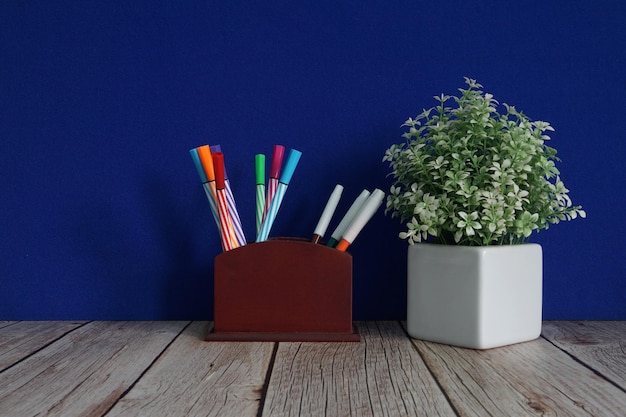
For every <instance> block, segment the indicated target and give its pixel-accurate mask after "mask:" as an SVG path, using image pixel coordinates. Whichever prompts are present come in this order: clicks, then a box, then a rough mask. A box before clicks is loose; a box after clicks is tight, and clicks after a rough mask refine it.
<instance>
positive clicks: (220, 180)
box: [213, 152, 226, 190]
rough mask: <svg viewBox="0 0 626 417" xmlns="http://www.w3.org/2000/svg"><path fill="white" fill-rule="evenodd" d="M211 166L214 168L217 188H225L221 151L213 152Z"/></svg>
mask: <svg viewBox="0 0 626 417" xmlns="http://www.w3.org/2000/svg"><path fill="white" fill-rule="evenodd" d="M213 168H214V169H215V186H216V187H217V189H218V190H223V189H224V188H226V180H225V178H224V154H223V153H221V152H213Z"/></svg>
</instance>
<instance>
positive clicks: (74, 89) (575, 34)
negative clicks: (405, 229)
mask: <svg viewBox="0 0 626 417" xmlns="http://www.w3.org/2000/svg"><path fill="white" fill-rule="evenodd" d="M256 3H259V4H256ZM256 3H254V2H249V3H248V2H243V1H228V2H226V1H224V2H217V1H193V2H192V1H182V2H178V1H168V2H162V1H154V0H150V1H139V0H135V1H108V2H103V1H47V0H46V1H35V0H30V1H16V0H9V1H2V2H0V138H1V141H0V162H1V164H0V175H1V181H0V187H1V188H0V198H1V203H0V219H1V220H0V227H1V229H0V254H1V255H0V319H210V318H211V317H212V296H213V294H212V270H213V257H214V256H215V255H217V254H219V253H220V251H221V250H220V244H219V236H218V234H217V231H216V227H215V224H214V222H213V219H212V217H211V214H210V210H209V206H208V203H207V201H206V199H205V196H204V193H203V191H202V188H201V186H200V184H199V179H198V176H197V173H196V172H195V170H194V167H193V165H192V162H191V158H190V156H189V153H188V150H189V149H190V148H192V147H195V146H199V145H202V144H205V143H209V144H218V143H219V144H221V145H222V148H223V150H224V152H225V155H226V165H227V170H228V173H229V176H230V180H231V183H232V185H233V189H234V193H235V197H236V199H237V202H238V206H239V211H240V214H241V215H242V217H243V221H244V227H245V229H246V233H247V235H248V236H249V237H250V236H252V234H253V229H254V169H253V166H254V162H253V161H254V154H256V153H259V152H263V153H266V154H269V153H270V152H271V148H272V145H273V144H275V143H281V144H283V145H285V146H286V147H287V149H289V148H296V149H299V150H301V151H302V152H303V156H302V159H301V162H300V165H299V166H298V169H297V170H296V173H295V175H294V178H293V180H292V184H291V186H290V188H289V190H288V191H287V195H286V198H285V201H284V203H283V205H282V207H281V211H280V213H279V216H278V218H277V221H276V224H275V226H274V229H273V231H272V235H273V236H277V235H288V236H300V237H308V236H310V235H311V233H312V231H313V228H314V226H315V223H316V222H317V218H318V216H319V214H320V213H321V211H322V209H323V206H324V203H325V199H326V198H327V197H328V195H329V194H330V192H331V191H332V189H333V187H334V185H335V184H336V183H341V184H343V185H344V186H345V191H344V197H343V199H342V202H341V204H340V206H339V209H338V210H339V212H345V210H346V209H347V207H348V206H349V204H350V202H351V201H352V200H353V199H354V198H355V197H356V196H357V195H358V194H359V193H360V191H361V190H362V189H363V188H366V187H367V188H369V189H373V188H374V187H378V188H381V189H383V190H384V191H386V192H387V191H388V189H389V185H390V179H389V178H387V177H386V175H387V173H388V168H387V166H386V164H383V163H382V162H381V160H382V156H383V154H384V151H385V149H387V148H388V147H389V146H390V145H391V144H393V143H397V142H400V141H402V138H401V134H402V133H403V129H402V128H400V125H401V124H402V123H403V122H404V120H406V119H407V118H408V117H410V116H415V115H417V114H418V113H419V112H421V110H422V109H423V108H425V107H430V106H432V105H433V104H434V101H433V99H432V96H433V95H437V94H439V93H442V92H444V93H455V92H456V89H457V88H459V87H462V86H463V76H469V77H472V78H476V79H478V81H479V82H481V83H482V84H483V85H484V86H485V90H486V91H488V92H491V93H493V94H494V95H495V97H496V99H498V100H500V101H501V102H506V103H509V104H512V105H515V106H516V107H517V108H518V109H519V110H522V111H524V112H525V113H526V114H527V115H529V116H530V117H531V118H533V119H540V120H546V121H548V122H550V123H552V125H553V126H554V127H555V128H556V132H554V134H553V135H552V137H553V142H552V143H551V145H552V146H554V147H556V148H557V149H558V150H559V156H560V157H561V158H562V159H563V162H562V163H561V164H560V165H558V167H559V168H560V170H561V173H562V178H563V180H564V182H565V184H566V186H568V188H570V190H571V194H570V195H571V197H572V199H573V200H574V203H576V204H582V205H583V207H584V209H585V210H586V211H587V214H588V218H587V219H586V220H575V221H573V222H569V223H565V224H560V225H557V226H555V227H552V228H551V229H550V230H548V231H544V232H541V233H539V234H537V235H536V236H535V238H534V241H535V242H538V243H541V244H542V246H543V248H544V281H545V284H544V318H546V319H626V302H625V300H626V296H625V295H626V274H625V272H626V271H625V266H626V257H625V256H624V249H623V240H624V236H625V235H626V230H625V226H624V224H625V221H624V207H625V206H626V201H625V198H624V185H626V184H625V175H624V160H623V159H624V157H623V156H624V152H625V149H624V139H625V133H624V132H626V116H625V113H624V110H625V108H626V107H625V106H624V98H625V97H626V71H625V70H624V67H625V65H626V60H625V58H626V29H625V28H624V27H625V26H624V25H623V22H624V21H626V3H624V2H621V1H604V2H590V1H577V0H576V1H568V2H525V1H523V2H513V3H512V2H498V1H488V2H481V3H475V2H467V1H461V0H453V1H447V2H425V1H400V2H389V1H382V0H381V1H365V2H356V1H343V2H334V1H314V2H313V1H312V2H289V1H273V2H268V3H269V4H265V2H256ZM333 225H334V223H333ZM333 225H331V227H332V226H333ZM400 230H401V225H400V224H399V223H398V222H397V221H396V220H395V219H393V220H392V219H391V218H390V217H389V216H385V215H384V214H383V211H382V209H381V211H380V212H379V213H377V215H376V216H375V218H374V219H373V220H372V221H371V223H370V224H369V225H368V226H367V227H366V229H365V230H364V231H363V233H362V234H361V235H359V237H358V238H357V240H356V241H355V242H354V244H353V245H352V246H351V253H352V255H353V258H354V317H355V318H356V319H402V318H404V317H405V314H406V300H405V297H406V290H405V285H406V277H405V274H406V266H405V259H406V243H405V242H404V241H401V240H400V239H399V238H397V234H398V232H399V231H400Z"/></svg>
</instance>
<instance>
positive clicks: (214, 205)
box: [189, 146, 220, 229]
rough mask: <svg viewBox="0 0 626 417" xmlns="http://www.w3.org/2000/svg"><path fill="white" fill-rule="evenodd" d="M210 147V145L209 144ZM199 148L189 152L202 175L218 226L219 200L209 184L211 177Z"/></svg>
mask: <svg viewBox="0 0 626 417" xmlns="http://www.w3.org/2000/svg"><path fill="white" fill-rule="evenodd" d="M207 148H208V146H207ZM198 149H199V148H194V149H189V154H191V159H192V160H193V164H194V165H195V167H196V170H197V171H198V175H199V176H200V181H202V188H203V189H204V193H205V194H206V198H207V200H209V206H210V207H211V213H213V218H214V219H215V224H216V225H217V228H218V229H219V227H220V219H219V215H218V214H217V202H216V201H215V195H214V194H213V192H212V190H211V185H210V184H209V179H208V177H207V175H206V172H205V169H204V167H203V166H202V161H201V160H200V155H198ZM211 171H213V163H211ZM213 185H215V181H213Z"/></svg>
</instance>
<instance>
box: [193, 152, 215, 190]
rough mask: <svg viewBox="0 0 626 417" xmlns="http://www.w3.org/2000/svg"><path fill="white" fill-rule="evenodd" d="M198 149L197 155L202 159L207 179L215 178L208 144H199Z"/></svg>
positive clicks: (212, 179)
mask: <svg viewBox="0 0 626 417" xmlns="http://www.w3.org/2000/svg"><path fill="white" fill-rule="evenodd" d="M197 149H198V156H199V157H200V161H202V168H203V169H204V173H205V175H206V177H207V179H208V180H209V181H214V180H215V169H214V167H213V158H212V157H211V149H210V148H209V145H203V146H200V147H199V148H197Z"/></svg>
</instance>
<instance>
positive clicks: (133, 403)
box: [107, 322, 274, 417]
mask: <svg viewBox="0 0 626 417" xmlns="http://www.w3.org/2000/svg"><path fill="white" fill-rule="evenodd" d="M209 325H210V323H208V322H194V323H192V325H191V326H190V327H189V328H187V329H186V330H185V332H184V333H183V334H181V336H180V337H179V338H178V339H176V341H175V342H174V343H173V344H172V345H171V346H170V347H169V348H168V349H167V351H166V352H165V353H164V354H163V356H162V357H161V358H160V359H159V360H158V361H157V362H156V363H155V364H154V366H153V367H152V368H150V370H149V371H148V372H147V373H146V374H145V375H144V376H143V378H142V379H141V380H140V381H139V382H138V383H137V384H136V385H135V386H134V387H133V389H132V390H131V391H130V392H129V393H128V394H127V395H126V396H124V398H122V399H121V400H120V401H119V402H118V403H117V404H116V405H115V407H114V408H113V409H112V410H111V411H110V413H109V414H107V417H114V416H150V417H158V416H167V417H171V416H225V415H232V416H239V417H246V416H256V415H257V413H258V409H259V404H260V401H261V395H262V391H263V384H264V382H265V378H266V374H267V369H268V367H269V364H270V362H271V357H272V353H273V349H274V343H272V342H206V341H204V340H203V339H204V337H205V336H206V335H207V333H208V330H209Z"/></svg>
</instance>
